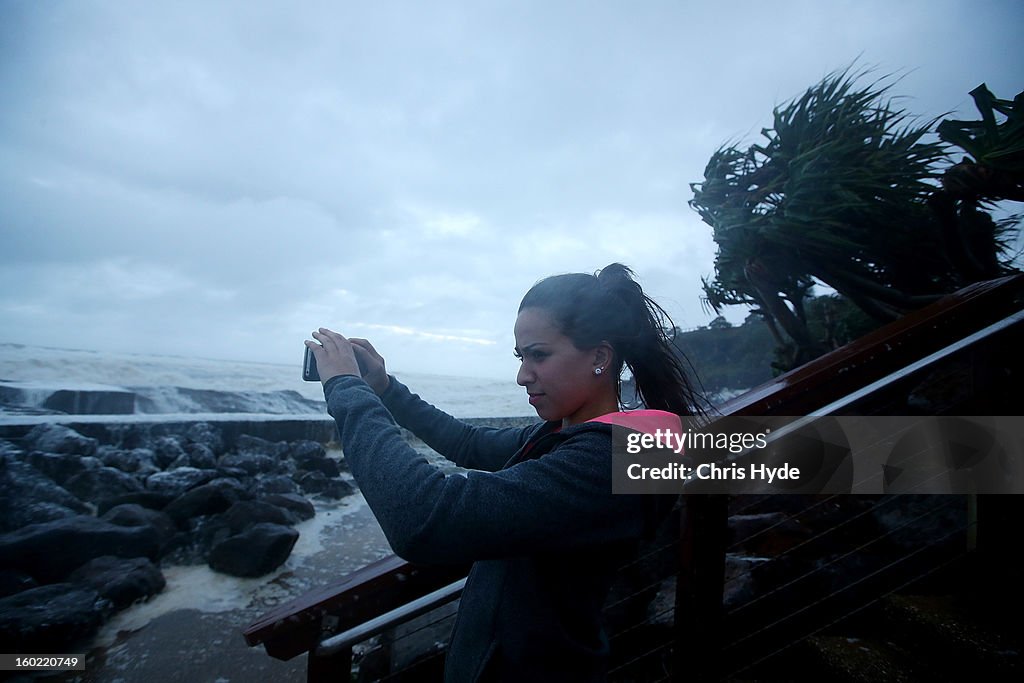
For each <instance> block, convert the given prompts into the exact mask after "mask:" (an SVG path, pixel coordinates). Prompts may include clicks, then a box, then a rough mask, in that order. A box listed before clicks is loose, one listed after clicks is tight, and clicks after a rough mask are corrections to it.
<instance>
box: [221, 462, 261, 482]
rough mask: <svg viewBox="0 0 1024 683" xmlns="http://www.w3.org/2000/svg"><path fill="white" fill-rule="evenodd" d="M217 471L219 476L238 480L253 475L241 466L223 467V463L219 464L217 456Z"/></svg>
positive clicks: (243, 479) (244, 479)
mask: <svg viewBox="0 0 1024 683" xmlns="http://www.w3.org/2000/svg"><path fill="white" fill-rule="evenodd" d="M217 472H218V473H220V476H222V477H227V478H229V479H237V480H238V481H246V480H248V479H250V478H252V476H253V475H252V474H250V473H249V472H248V471H246V470H244V469H242V468H241V467H225V466H224V465H221V464H220V459H219V458H218V460H217Z"/></svg>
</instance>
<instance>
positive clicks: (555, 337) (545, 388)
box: [515, 308, 618, 426]
mask: <svg viewBox="0 0 1024 683" xmlns="http://www.w3.org/2000/svg"><path fill="white" fill-rule="evenodd" d="M515 337H516V356H517V357H519V358H520V360H521V361H522V365H521V366H520V367H519V374H518V375H517V376H516V382H517V383H518V384H519V385H520V386H523V387H526V392H527V394H529V396H530V405H532V406H533V407H534V408H535V409H536V411H537V415H539V416H540V417H541V418H542V419H544V420H549V421H550V420H562V421H563V423H564V424H565V425H566V426H568V425H571V424H577V423H580V422H585V421H586V420H589V419H591V418H594V417H597V416H598V415H604V414H605V413H609V412H614V411H615V410H616V409H617V408H618V400H617V398H616V396H615V388H614V382H613V381H612V379H611V377H610V374H611V373H609V370H608V366H609V365H610V361H611V354H610V352H609V348H608V347H606V346H598V347H597V348H595V349H590V350H589V351H581V350H580V349H578V348H576V346H575V345H574V344H573V343H572V340H571V339H569V337H566V336H565V335H564V334H562V332H561V331H560V330H559V329H558V326H557V325H555V323H554V321H553V320H552V319H551V316H550V315H549V314H548V313H547V311H544V310H542V309H539V308H524V309H523V310H522V311H520V313H519V317H518V318H516V326H515ZM598 367H600V368H602V374H600V375H595V374H594V369H595V368H598Z"/></svg>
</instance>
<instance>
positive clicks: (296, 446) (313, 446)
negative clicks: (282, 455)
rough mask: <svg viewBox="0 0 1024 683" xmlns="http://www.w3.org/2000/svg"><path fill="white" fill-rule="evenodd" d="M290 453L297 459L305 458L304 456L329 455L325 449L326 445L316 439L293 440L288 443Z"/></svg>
mask: <svg viewBox="0 0 1024 683" xmlns="http://www.w3.org/2000/svg"><path fill="white" fill-rule="evenodd" d="M288 455H290V456H291V457H292V458H294V459H295V460H303V459H304V458H324V457H326V456H327V451H325V450H324V447H323V446H322V445H321V444H320V443H318V442H316V441H309V440H302V441H292V442H290V443H289V444H288Z"/></svg>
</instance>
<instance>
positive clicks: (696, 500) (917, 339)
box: [244, 276, 1024, 681]
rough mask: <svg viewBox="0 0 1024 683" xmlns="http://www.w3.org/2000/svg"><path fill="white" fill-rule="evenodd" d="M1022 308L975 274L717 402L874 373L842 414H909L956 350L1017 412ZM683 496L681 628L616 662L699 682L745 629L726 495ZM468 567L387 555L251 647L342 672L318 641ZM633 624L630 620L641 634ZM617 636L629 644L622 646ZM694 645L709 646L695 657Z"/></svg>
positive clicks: (800, 400) (1016, 287)
mask: <svg viewBox="0 0 1024 683" xmlns="http://www.w3.org/2000/svg"><path fill="white" fill-rule="evenodd" d="M1022 309H1024V276H1011V277H1006V278H1002V279H999V280H994V281H990V282H983V283H978V284H976V285H973V286H971V287H968V288H965V289H963V290H961V291H959V292H957V293H955V294H953V295H950V296H949V297H946V298H945V299H943V300H942V301H940V302H938V303H936V304H933V305H932V306H929V307H927V308H925V309H922V310H919V311H917V312H914V313H912V314H910V315H908V316H906V317H904V318H903V319H901V320H899V321H897V322H895V323H892V324H890V325H888V326H886V327H884V328H881V329H879V330H877V331H875V332H873V333H871V334H869V335H867V336H865V337H863V338H861V339H859V340H857V341H855V342H853V343H851V344H849V345H847V346H845V347H843V348H841V349H838V350H836V351H834V352H832V353H830V354H827V355H826V356H823V357H821V358H819V359H817V360H815V361H812V362H811V363H808V364H806V365H804V366H802V367H801V368H799V369H797V370H794V371H792V372H789V373H787V374H785V375H782V376H780V377H778V378H776V379H775V380H773V381H771V382H768V383H766V384H764V385H762V386H759V387H757V388H755V389H753V390H751V391H749V392H747V393H745V394H743V395H741V396H738V397H736V398H734V399H732V400H730V401H729V402H727V403H726V404H724V405H722V406H720V407H719V412H720V413H721V415H722V416H732V415H746V416H771V415H805V414H809V413H812V412H814V411H820V410H822V409H823V408H825V407H827V406H836V405H841V404H840V403H837V402H841V401H842V399H844V397H850V396H851V395H854V394H856V393H857V392H859V391H862V390H864V388H865V387H868V386H869V385H872V383H875V384H877V385H878V386H877V387H875V386H874V385H872V389H871V391H870V392H869V394H870V395H869V396H865V397H864V398H863V399H859V400H858V401H857V402H853V403H851V404H850V405H847V406H841V409H840V410H838V411H837V412H836V414H842V413H844V412H845V413H846V414H863V412H864V411H868V413H867V414H908V413H907V412H906V411H907V406H906V394H907V390H906V382H907V381H911V380H914V379H915V378H916V379H917V380H919V379H920V376H921V374H922V373H927V372H928V371H929V370H930V366H929V365H928V363H930V362H931V361H932V360H936V361H937V360H938V359H940V357H941V356H943V354H945V353H953V351H955V352H956V353H957V354H960V355H959V356H958V357H962V356H963V355H964V354H967V357H968V358H969V361H968V365H969V370H970V373H971V377H972V380H971V382H972V386H973V389H972V391H971V392H970V398H969V399H967V400H966V401H965V400H959V403H957V404H955V405H953V406H952V407H951V409H954V410H957V411H959V412H960V414H1020V407H1021V399H1020V398H1019V396H1018V393H1019V386H1020V383H1019V380H1020V374H1021V367H1020V366H1021V364H1020V363H1019V362H1016V361H1013V362H1011V361H1010V360H1008V359H1009V358H1012V352H1011V349H1012V348H1013V347H1014V346H1015V345H1016V344H1017V343H1018V342H1019V341H1020V340H1022V338H1024V324H1018V323H1017V319H1016V318H1013V317H1012V316H1014V315H1015V314H1018V313H1019V312H1020V311H1021V310H1022ZM1007 320H1011V322H1012V323H1013V324H1011V325H1008V326H1007V329H1006V330H1005V331H1000V332H999V334H998V335H993V336H992V338H981V337H979V338H978V339H977V340H974V339H973V338H972V337H971V335H976V334H977V333H978V332H979V330H984V329H986V328H987V327H990V326H993V325H994V324H997V323H999V322H1000V321H1004V322H1005V321H1007ZM1009 339H1012V340H1013V341H1008V340H1009ZM964 340H967V342H964ZM958 344H963V346H964V348H963V349H960V348H959V347H958V346H957V345H958ZM1017 348H1020V347H1017ZM983 498H984V497H983V496H982V497H979V504H978V507H977V510H978V515H979V516H981V515H983V514H984V513H983V511H984V509H985V508H986V505H985V504H984V503H982V502H980V499H983ZM683 499H684V503H685V505H683V506H681V507H680V508H679V515H678V517H677V518H676V519H677V521H676V522H675V526H669V527H667V529H668V531H667V532H666V533H667V537H668V546H667V552H668V554H669V556H670V560H671V561H670V562H669V563H668V564H665V563H662V564H661V565H660V566H667V567H671V569H670V571H671V572H672V574H674V575H675V581H676V586H675V598H674V610H673V612H674V615H675V616H674V618H673V619H672V623H674V627H673V629H672V630H671V631H670V632H668V633H667V635H666V634H665V633H664V632H663V631H658V634H659V635H658V636H657V637H655V638H654V639H653V640H652V637H651V635H650V634H648V633H645V634H644V635H643V637H642V638H640V639H639V640H641V641H643V642H646V643H648V644H652V643H653V646H652V647H651V648H648V649H647V651H644V648H643V647H641V648H640V649H635V648H636V645H635V641H636V640H637V639H635V638H631V637H630V636H629V633H626V635H624V636H623V637H620V638H618V641H617V639H616V635H615V634H613V635H612V646H613V658H614V661H613V665H616V666H618V667H620V668H623V670H625V669H628V666H629V665H631V664H632V663H633V662H637V661H639V660H641V659H642V658H644V657H645V656H647V657H653V658H654V659H656V660H657V662H658V664H657V666H656V667H655V668H659V667H660V668H661V669H664V668H665V667H670V668H671V669H672V670H674V671H676V672H683V671H685V673H686V677H687V678H688V679H691V680H692V679H696V680H701V679H710V678H715V677H716V676H717V675H718V673H719V672H720V669H721V660H720V658H718V657H716V655H715V653H716V652H719V651H720V648H722V647H723V637H724V634H725V631H726V630H729V631H730V632H735V631H736V629H735V627H734V626H732V625H727V624H726V618H725V614H724V610H723V601H722V596H723V584H724V564H725V553H726V549H727V547H728V545H729V537H728V533H729V532H728V528H727V520H728V515H729V512H728V510H729V500H728V496H724V495H703V494H697V495H684V496H683ZM993 506H994V504H993ZM1002 507H1005V505H1002ZM999 519H1003V520H1005V519H1006V515H1005V514H1003V513H1001V514H1000V515H999ZM986 537H987V538H989V539H994V540H992V541H991V542H992V543H993V544H994V545H998V544H999V542H1000V541H999V539H1000V538H1001V533H1000V531H999V529H998V527H997V525H996V524H993V528H992V529H989V530H988V533H987V535H986ZM662 543H663V544H664V538H663V539H662ZM659 552H660V553H662V554H664V553H665V552H666V546H665V545H662V546H661V547H654V548H653V549H651V550H649V553H650V554H654V553H659ZM465 572H466V568H465V567H420V566H414V565H410V564H409V563H406V562H404V561H403V560H401V559H399V558H398V557H395V556H391V557H387V558H385V559H383V560H380V561H379V562H376V563H373V564H371V565H368V566H366V567H364V568H363V569H360V570H358V571H356V572H354V573H352V574H350V575H348V576H346V577H344V578H343V579H341V580H340V581H338V582H337V583H335V584H333V585H331V586H327V587H325V588H323V589H321V590H318V591H314V592H312V593H309V594H307V595H304V596H302V597H300V598H298V599H296V600H294V601H292V602H289V603H287V604H284V605H281V606H279V607H278V608H276V609H274V610H272V611H270V612H269V613H267V614H266V615H264V616H263V617H262V618H260V619H259V620H257V621H256V622H254V623H253V624H251V625H250V626H249V627H247V628H246V629H245V630H244V636H245V639H246V642H247V643H248V644H249V645H251V646H255V645H263V646H264V648H265V649H266V651H267V653H268V654H269V655H271V656H273V657H276V658H279V659H291V658H292V657H295V656H297V655H300V654H303V653H308V657H309V660H308V668H307V671H308V676H307V679H308V680H310V681H322V680H328V679H332V680H336V679H337V678H338V675H339V673H340V672H342V671H348V670H349V669H350V668H351V662H352V656H351V650H350V649H349V648H348V647H342V648H340V649H339V648H325V647H323V646H322V645H321V643H323V642H324V641H326V640H328V639H329V638H330V637H331V636H332V635H334V634H338V633H341V632H344V631H349V630H350V629H353V628H356V627H359V626H360V625H361V624H365V623H366V622H369V621H370V620H373V619H377V618H379V617H381V615H383V614H386V613H389V612H392V611H393V610H399V611H398V612H394V615H395V619H399V620H400V619H404V618H405V617H403V616H402V615H401V612H400V610H401V608H402V607H403V606H404V605H408V604H409V603H410V602H412V601H413V600H416V599H418V598H422V597H423V596H424V595H427V594H429V593H432V592H433V591H436V590H438V589H441V588H444V587H445V586H449V585H450V584H452V582H453V581H456V580H458V579H459V578H461V577H464V576H465ZM672 574H669V575H667V577H668V578H671V576H672ZM647 578H649V577H647ZM661 578H666V577H661ZM875 583H877V582H875ZM656 585H657V584H656V583H655V584H651V585H643V586H636V585H634V586H633V589H632V590H630V589H627V590H626V592H627V594H628V593H632V595H634V596H640V599H642V600H646V601H648V602H649V601H650V599H651V598H652V596H653V593H654V592H656V591H652V590H645V589H651V588H652V587H656ZM872 585H874V584H872ZM454 594H455V595H457V591H456V592H455V593H454ZM641 611H644V610H641ZM820 618H825V617H824V616H822V617H820ZM636 628H637V626H627V627H626V628H625V629H623V630H624V631H626V632H628V631H633V632H635V631H636ZM659 637H660V638H662V640H661V641H658V638H659ZM786 637H792V635H791V634H789V635H787V636H786ZM766 640H767V639H766ZM655 641H657V642H655ZM617 642H619V643H622V644H623V645H622V646H621V648H620V651H619V652H616V647H617V645H616V643H617ZM627 643H630V644H627ZM681 644H682V645H681ZM739 652H740V651H739V650H735V651H734V652H733V653H732V656H733V657H736V656H740V655H739V654H737V653H739ZM325 653H326V654H325ZM694 653H700V656H699V657H694V656H693V654H694ZM613 672H614V669H613ZM623 678H626V677H625V676H624V677H623Z"/></svg>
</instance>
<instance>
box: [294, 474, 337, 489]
mask: <svg viewBox="0 0 1024 683" xmlns="http://www.w3.org/2000/svg"><path fill="white" fill-rule="evenodd" d="M329 481H330V480H329V479H328V478H327V475H325V474H324V473H323V472H306V473H305V474H303V475H300V476H299V486H300V487H302V490H303V491H305V492H306V493H322V492H323V491H324V490H325V489H326V488H327V484H328V482H329Z"/></svg>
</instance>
